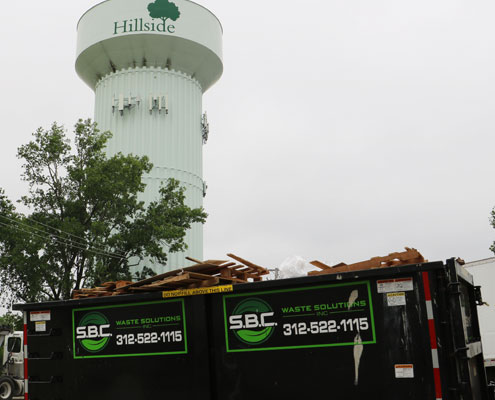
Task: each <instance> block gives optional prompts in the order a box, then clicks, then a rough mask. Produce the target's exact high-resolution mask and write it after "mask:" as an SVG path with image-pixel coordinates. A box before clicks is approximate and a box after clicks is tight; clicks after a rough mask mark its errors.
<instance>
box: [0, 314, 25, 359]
mask: <svg viewBox="0 0 495 400" xmlns="http://www.w3.org/2000/svg"><path fill="white" fill-rule="evenodd" d="M23 325H24V323H23V319H22V315H21V314H14V313H13V312H10V311H9V312H7V313H6V314H4V315H2V316H0V326H7V327H9V328H10V329H11V330H12V331H22V329H23ZM0 360H1V358H0Z"/></svg>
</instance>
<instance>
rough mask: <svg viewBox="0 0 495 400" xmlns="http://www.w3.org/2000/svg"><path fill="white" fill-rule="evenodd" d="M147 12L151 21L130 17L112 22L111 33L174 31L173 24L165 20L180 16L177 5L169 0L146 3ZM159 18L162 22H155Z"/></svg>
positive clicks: (173, 19)
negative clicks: (112, 28)
mask: <svg viewBox="0 0 495 400" xmlns="http://www.w3.org/2000/svg"><path fill="white" fill-rule="evenodd" d="M148 12H149V15H150V17H151V18H152V19H153V21H152V22H150V21H146V20H144V19H143V18H131V19H126V20H124V21H121V22H114V30H113V34H114V35H118V34H122V33H131V32H163V33H175V25H172V24H170V23H167V20H171V21H174V22H175V21H177V20H178V19H179V18H180V10H179V7H177V5H176V4H175V3H173V2H171V1H169V0H155V1H154V2H153V3H149V4H148ZM155 19H159V20H161V21H162V22H155Z"/></svg>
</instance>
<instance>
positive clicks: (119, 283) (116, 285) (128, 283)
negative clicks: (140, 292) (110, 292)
mask: <svg viewBox="0 0 495 400" xmlns="http://www.w3.org/2000/svg"><path fill="white" fill-rule="evenodd" d="M131 283H134V282H132V281H117V282H115V288H116V289H119V288H121V287H123V286H127V285H130V284H131Z"/></svg>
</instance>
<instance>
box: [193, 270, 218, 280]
mask: <svg viewBox="0 0 495 400" xmlns="http://www.w3.org/2000/svg"><path fill="white" fill-rule="evenodd" d="M188 274H189V276H190V277H191V278H194V279H201V280H210V279H212V276H211V275H207V274H200V273H198V272H188Z"/></svg>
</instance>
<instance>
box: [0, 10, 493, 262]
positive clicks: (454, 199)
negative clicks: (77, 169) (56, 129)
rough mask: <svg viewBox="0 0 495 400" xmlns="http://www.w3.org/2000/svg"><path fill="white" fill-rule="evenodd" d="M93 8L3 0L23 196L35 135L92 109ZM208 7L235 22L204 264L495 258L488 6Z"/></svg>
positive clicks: (218, 111)
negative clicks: (86, 36)
mask: <svg viewBox="0 0 495 400" xmlns="http://www.w3.org/2000/svg"><path fill="white" fill-rule="evenodd" d="M95 4H97V1H95V0H78V1H67V0H64V1H62V0H49V1H44V2H40V1H37V0H24V1H22V2H8V3H6V4H3V7H2V24H0V37H1V38H2V39H1V44H2V46H1V47H2V62H1V64H0V71H1V72H2V78H1V87H2V91H1V97H0V115H1V117H2V122H3V140H2V146H1V147H0V163H1V168H2V169H1V170H2V171H3V172H2V175H1V176H2V179H1V181H0V186H1V187H3V188H4V189H5V190H6V191H7V193H8V194H9V196H10V197H11V198H12V199H17V198H18V197H19V196H20V195H22V194H23V193H24V191H25V186H24V185H23V184H22V183H21V182H20V178H19V175H20V172H21V168H20V167H21V162H20V161H19V160H17V159H16V156H15V155H16V150H17V148H18V147H19V146H20V145H22V144H24V143H26V142H27V141H29V139H30V135H31V133H32V132H33V131H34V130H35V129H36V128H37V127H39V126H43V127H48V126H49V125H50V123H51V122H52V121H58V122H59V123H63V124H65V125H66V126H67V127H68V128H71V127H72V125H73V124H74V122H75V121H76V120H77V118H79V117H83V118H86V117H92V116H93V102H94V94H93V92H92V91H91V90H90V89H89V88H88V87H87V86H86V85H85V84H84V83H83V82H82V81H81V80H80V79H79V78H78V76H77V75H76V73H75V71H74V59H75V47H76V24H77V21H78V19H79V17H80V16H81V15H82V13H83V12H84V11H86V9H88V8H89V7H91V6H93V5H95ZM200 4H203V5H204V6H206V7H207V8H209V9H210V10H212V11H213V13H215V14H216V15H217V16H218V17H219V19H220V20H221V22H222V24H223V27H224V68H225V72H224V75H223V77H222V79H221V80H220V81H219V82H218V83H217V84H216V85H215V86H213V87H212V88H211V89H210V90H209V91H208V92H207V93H206V95H205V97H204V108H205V110H206V111H207V112H208V116H209V120H210V140H209V141H208V143H207V145H206V146H205V148H204V154H205V157H204V171H205V179H206V181H207V183H208V186H209V190H208V195H207V197H206V200H205V208H206V210H207V212H208V213H209V214H210V216H209V219H208V222H207V224H206V226H205V257H206V258H219V257H222V256H223V255H225V254H226V253H227V252H235V253H237V254H238V255H240V256H242V257H245V258H247V259H250V260H252V261H253V262H256V263H258V264H261V265H265V266H267V267H276V266H278V265H279V264H280V263H281V262H282V261H283V260H284V259H285V258H286V257H288V256H291V255H300V256H302V257H304V258H305V259H307V260H308V261H310V260H313V259H319V260H321V261H324V262H327V263H337V262H340V261H344V262H348V263H350V262H355V261H360V260H363V259H367V258H369V257H373V256H378V255H385V254H388V253H390V252H393V251H400V250H401V249H402V248H403V247H404V246H410V247H415V248H417V249H418V250H420V251H421V252H422V253H423V254H424V256H425V257H426V258H428V259H429V260H444V259H446V258H450V257H454V256H455V257H462V258H465V259H466V260H477V259H481V258H486V257H490V256H492V253H491V252H490V251H489V246H490V244H491V242H492V241H493V240H494V239H495V235H494V233H495V232H494V231H493V229H492V228H491V227H490V224H489V214H490V211H491V209H492V207H493V206H494V205H495V184H494V179H493V174H494V163H495V162H494V159H493V156H492V154H493V152H494V150H495V135H494V134H493V133H494V131H495V121H494V110H495V76H494V74H495V24H494V23H493V20H494V17H495V3H494V2H493V1H488V0H469V1H468V0H427V1H426V0H415V1H408V2H405V1H400V0H399V1H398V0H374V1H369V0H353V1H345V0H325V1H323V0H306V1H304V2H301V1H293V0H285V1H281V0H270V1H266V2H257V3H253V2H249V3H247V2H239V1H226V0H222V1H220V0H204V1H200Z"/></svg>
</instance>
